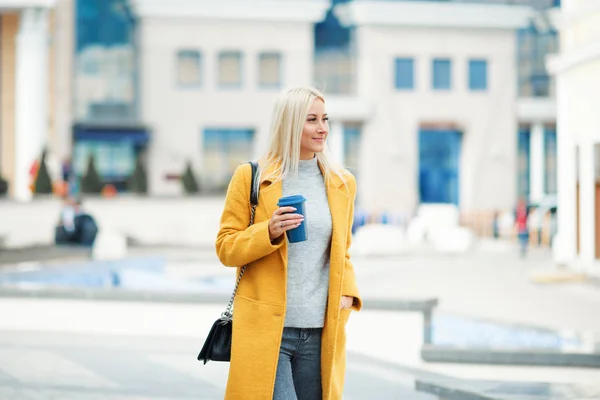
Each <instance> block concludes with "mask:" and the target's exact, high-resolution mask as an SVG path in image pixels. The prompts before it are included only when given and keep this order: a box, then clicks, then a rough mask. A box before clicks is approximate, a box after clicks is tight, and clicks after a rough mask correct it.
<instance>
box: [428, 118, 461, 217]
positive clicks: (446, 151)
mask: <svg viewBox="0 0 600 400" xmlns="http://www.w3.org/2000/svg"><path fill="white" fill-rule="evenodd" d="M461 141H462V134H461V133H460V132H459V131H456V130H424V129H422V130H421V131H420V132H419V194H420V199H421V203H450V204H456V205H458V201H459V163H460V147H461Z"/></svg>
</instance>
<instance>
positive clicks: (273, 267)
mask: <svg viewBox="0 0 600 400" xmlns="http://www.w3.org/2000/svg"><path fill="white" fill-rule="evenodd" d="M327 121H328V117H327V114H326V112H325V99H324V97H323V95H322V94H321V93H320V92H318V91H317V90H315V89H312V88H295V89H291V90H289V91H286V92H284V93H282V95H281V97H280V98H279V100H278V101H277V103H276V106H275V109H274V112H273V115H272V126H271V136H272V138H271V145H270V149H269V151H268V153H267V154H266V155H265V156H264V157H263V158H262V159H261V160H260V161H259V170H260V175H259V183H260V193H259V202H258V208H257V209H256V216H255V222H254V224H253V225H252V226H250V227H248V224H249V220H250V208H251V206H250V200H249V199H250V194H249V190H250V181H251V167H250V165H248V164H246V165H243V166H240V167H238V168H237V170H236V172H235V174H234V176H233V178H232V180H231V183H230V186H229V189H228V192H227V198H226V200H225V208H224V211H223V215H222V218H221V226H220V230H219V233H218V237H217V243H216V247H217V253H218V255H219V258H220V260H221V262H222V263H223V264H224V265H227V266H235V267H238V268H239V267H241V266H243V265H245V264H248V263H250V265H249V267H248V269H247V271H246V272H245V274H244V276H243V277H242V279H241V281H240V285H239V289H238V292H237V295H236V298H235V312H234V317H233V339H232V347H231V364H230V370H229V379H228V383H227V393H226V396H225V397H226V399H242V398H243V399H247V400H252V399H257V400H259V399H260V400H262V399H265V400H267V399H271V398H272V399H274V400H294V399H306V400H318V399H322V398H325V399H341V398H342V392H343V385H344V374H345V371H344V369H345V357H346V355H345V352H346V349H345V342H346V339H345V336H346V331H345V325H346V323H347V321H348V318H349V317H350V313H351V310H352V309H354V310H355V311H358V310H360V308H361V307H362V301H361V300H360V297H359V294H358V289H357V287H356V282H355V276H354V269H353V266H352V263H351V262H350V258H349V254H348V248H349V246H350V240H351V236H352V233H351V230H352V220H353V214H354V212H353V210H354V206H353V204H354V199H355V195H356V181H355V179H354V177H353V176H352V175H351V174H350V173H349V172H347V171H345V170H343V169H341V168H340V167H337V166H334V165H333V164H332V163H331V161H330V159H329V158H328V156H327V153H326V144H325V143H326V138H327V135H328V133H329V126H328V122H327ZM296 194H301V195H303V196H304V197H305V198H306V199H307V207H310V213H309V220H308V221H306V224H305V225H304V227H305V228H306V229H307V230H308V239H307V240H305V241H302V242H299V243H291V242H288V240H286V232H289V231H291V230H292V229H295V228H298V227H300V226H301V224H302V222H303V216H302V215H301V214H298V213H295V211H297V210H296V209H295V208H293V207H281V208H278V206H277V203H278V200H279V199H280V198H281V197H282V196H290V195H296ZM238 273H239V269H238Z"/></svg>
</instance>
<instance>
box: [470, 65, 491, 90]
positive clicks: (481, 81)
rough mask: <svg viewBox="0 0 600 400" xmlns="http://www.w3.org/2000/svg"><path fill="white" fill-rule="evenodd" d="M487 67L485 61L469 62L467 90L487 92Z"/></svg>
mask: <svg viewBox="0 0 600 400" xmlns="http://www.w3.org/2000/svg"><path fill="white" fill-rule="evenodd" d="M487 88H488V65H487V61H486V60H469V89H471V90H487Z"/></svg>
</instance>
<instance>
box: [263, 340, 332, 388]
mask: <svg viewBox="0 0 600 400" xmlns="http://www.w3.org/2000/svg"><path fill="white" fill-rule="evenodd" d="M322 332H323V329H322V328H284V329H283V336H282V338H281V347H280V349H279V362H278V363H277V377H276V378H275V391H274V392H273V400H296V399H298V400H321V333H322Z"/></svg>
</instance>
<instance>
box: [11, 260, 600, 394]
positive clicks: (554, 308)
mask: <svg viewBox="0 0 600 400" xmlns="http://www.w3.org/2000/svg"><path fill="white" fill-rule="evenodd" d="M149 252H150V250H149V249H143V250H141V249H140V250H138V251H136V252H134V253H137V254H138V255H147V254H148V253H149ZM160 252H161V254H164V255H165V256H166V257H167V258H168V259H169V261H170V262H169V266H168V269H167V273H168V274H169V275H172V276H178V277H182V278H187V279H198V278H202V277H204V278H207V277H212V278H215V279H217V280H219V281H225V282H229V281H231V283H232V282H233V279H234V273H235V270H234V269H230V268H225V267H223V266H221V265H220V264H219V263H218V260H217V259H216V256H215V255H214V253H213V252H207V251H195V250H191V249H188V250H181V249H170V250H168V249H161V250H160ZM132 255H133V254H132ZM354 264H355V269H356V274H357V280H358V283H359V287H360V289H361V292H362V295H363V296H365V297H371V298H373V297H397V298H407V297H419V298H422V297H430V296H433V297H437V298H439V300H440V307H439V309H438V310H437V311H436V313H439V314H455V315H456V314H458V315H468V316H471V317H477V318H482V319H491V320H497V321H504V322H508V323H521V324H527V325H538V326H541V327H549V328H554V329H559V330H569V329H577V330H580V329H593V330H595V331H596V332H599V331H600V319H598V318H597V316H598V310H599V309H600V290H598V289H597V288H596V287H594V286H589V285H586V284H582V283H571V284H565V285H536V284H534V283H532V282H531V281H530V280H529V275H530V273H531V272H532V271H534V270H539V269H540V268H545V267H546V266H547V265H549V255H548V253H547V252H545V251H543V250H535V251H533V252H532V253H531V255H530V258H528V259H527V260H521V259H519V258H518V256H517V253H516V252H515V253H514V254H511V253H502V252H493V251H491V250H489V249H487V250H485V251H477V252H475V253H473V254H471V255H469V256H455V257H449V256H440V255H434V254H422V255H419V256H411V257H394V258H378V259H377V258H375V259H373V258H370V259H365V258H356V259H354ZM224 306H225V304H223V306H221V305H207V304H159V303H135V302H111V301H102V302H93V301H83V300H51V299H40V300H32V299H10V298H4V299H0V315H3V316H7V317H3V318H2V319H0V331H2V332H5V333H4V334H7V332H8V333H10V332H14V333H15V334H17V332H41V333H44V334H52V333H57V334H59V335H67V336H68V335H71V334H74V335H83V336H85V337H88V336H94V337H101V338H103V339H101V340H100V342H104V341H109V342H110V340H112V339H108V338H117V337H130V338H131V340H132V341H133V342H137V341H138V340H141V339H140V338H142V337H154V338H158V339H161V338H162V339H161V340H164V343H170V342H178V341H189V342H190V343H194V344H196V343H199V342H201V341H202V340H203V338H204V337H205V335H206V333H207V332H208V330H209V328H210V325H211V324H212V322H213V320H214V319H215V318H216V317H217V316H218V315H219V314H220V313H221V312H222V309H223V307H224ZM419 318H420V317H419V316H418V315H416V314H411V313H400V312H383V311H363V312H361V313H356V314H353V315H352V317H351V319H350V322H349V323H348V327H347V332H348V343H347V346H348V351H349V353H350V354H354V355H355V356H356V357H355V359H359V358H360V357H368V358H369V359H372V360H373V363H371V364H369V363H367V364H368V365H367V364H365V365H363V364H362V363H357V364H351V365H349V371H350V370H353V371H355V372H358V371H360V373H361V374H362V375H363V376H364V377H365V378H364V379H383V380H384V381H387V382H388V383H389V382H390V381H392V382H396V384H398V385H400V384H401V383H399V382H400V381H403V380H404V381H406V379H408V380H410V379H412V378H410V377H411V376H414V374H412V375H411V374H409V375H408V376H409V377H408V378H407V376H406V375H402V374H399V373H395V372H393V371H392V372H390V371H389V369H386V368H385V367H382V365H384V364H385V363H391V365H395V366H396V367H397V368H400V369H401V370H402V369H404V370H410V371H413V372H414V371H417V372H415V373H427V372H429V373H439V374H443V375H449V376H454V377H460V378H471V379H496V380H516V381H547V382H571V383H595V382H598V381H600V371H599V370H595V369H582V368H546V367H544V368H542V367H512V366H482V365H457V364H436V363H425V362H423V361H422V360H421V358H420V355H419V349H420V346H421V340H422V338H421V336H420V334H419V332H417V330H416V329H414V327H415V326H416V325H418V324H419V323H420V319H419ZM17 335H20V333H19V334H17ZM86 335H87V336H86ZM91 343H92V344H93V343H94V340H92V341H91ZM198 345H199V344H198ZM168 346H170V345H168ZM190 351H191V350H189V351H188V356H189V352H190ZM194 351H197V349H194ZM359 356H360V357H359ZM378 363H380V364H378ZM381 363H383V364H381ZM385 365H387V364H385ZM217 368H218V367H217ZM367 370H368V371H370V372H369V373H366V372H365V371H367ZM359 375H360V374H359ZM0 377H1V373H0ZM386 377H387V378H386ZM215 379H216V378H215ZM221 379H223V378H221ZM357 379H358V378H357ZM211 381H212V378H211ZM380 383H381V382H380ZM365 384H366V383H365ZM378 384H379V383H378ZM401 386H402V387H404V388H406V387H410V385H406V384H401ZM357 390H358V389H357Z"/></svg>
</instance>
